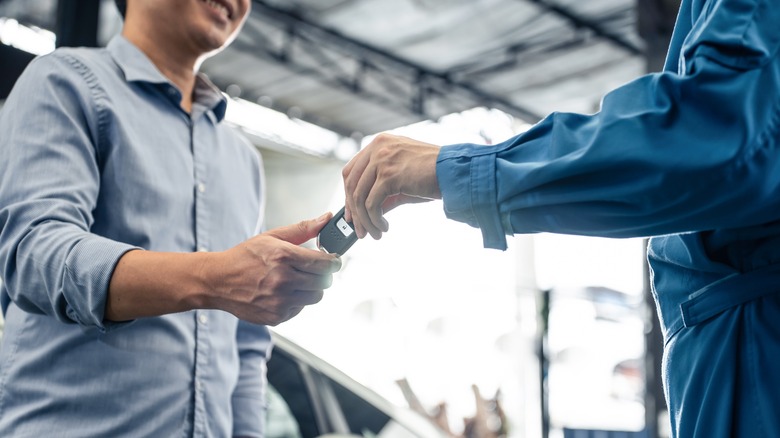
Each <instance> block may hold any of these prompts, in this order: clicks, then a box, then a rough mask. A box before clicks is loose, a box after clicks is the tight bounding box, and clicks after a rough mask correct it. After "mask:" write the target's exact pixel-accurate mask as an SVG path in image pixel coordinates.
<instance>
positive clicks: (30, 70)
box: [0, 52, 133, 330]
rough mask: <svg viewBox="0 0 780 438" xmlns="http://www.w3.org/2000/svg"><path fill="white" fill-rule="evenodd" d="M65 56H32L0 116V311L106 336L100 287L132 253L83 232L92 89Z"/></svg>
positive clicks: (94, 171)
mask: <svg viewBox="0 0 780 438" xmlns="http://www.w3.org/2000/svg"><path fill="white" fill-rule="evenodd" d="M94 79H95V78H94V77H90V73H89V72H88V71H86V70H85V69H84V68H83V65H80V64H78V62H77V61H75V60H74V59H72V58H70V57H65V56H63V55H59V54H57V53H56V52H55V53H54V54H51V55H47V56H44V57H40V58H37V59H36V60H34V61H33V62H32V63H31V64H30V65H29V66H28V67H27V70H26V71H25V72H24V74H23V75H22V76H21V77H20V78H19V80H18V81H17V83H16V85H15V87H14V89H13V91H12V92H11V94H10V95H9V97H8V100H7V101H6V103H5V105H4V107H3V110H2V113H1V114H0V133H2V135H0V268H1V269H2V271H0V272H1V274H0V275H2V277H3V280H4V284H3V288H4V292H3V294H2V298H3V309H4V310H5V308H7V305H8V300H9V299H10V300H13V301H14V303H16V304H17V305H18V306H19V307H20V308H22V309H23V310H25V311H28V312H32V313H39V314H47V315H51V316H53V317H56V318H57V319H58V320H60V321H63V322H69V323H77V324H81V325H84V326H94V327H98V328H99V329H101V330H107V329H108V328H109V326H113V324H110V323H106V322H104V321H103V316H104V311H105V303H106V298H107V294H108V284H109V281H110V279H111V274H112V272H113V269H114V266H115V264H116V262H117V261H118V260H119V258H120V257H121V256H122V255H123V254H124V253H125V252H127V251H128V250H130V249H132V248H133V247H132V246H130V245H126V244H123V243H119V242H116V241H113V240H110V239H106V238H103V237H101V236H98V235H95V234H91V233H90V226H91V225H92V222H93V216H92V211H93V210H94V208H95V204H96V200H97V196H98V192H99V189H100V174H99V169H98V164H97V153H96V150H97V148H96V146H95V145H96V144H97V142H98V141H99V136H100V132H99V129H98V126H97V125H98V120H99V119H100V116H99V114H98V106H99V99H100V95H99V89H98V88H97V84H96V83H95V81H94Z"/></svg>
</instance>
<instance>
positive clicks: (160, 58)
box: [122, 27, 202, 112]
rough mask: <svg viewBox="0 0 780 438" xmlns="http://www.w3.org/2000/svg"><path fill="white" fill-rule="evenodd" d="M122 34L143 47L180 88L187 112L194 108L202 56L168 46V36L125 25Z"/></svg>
mask: <svg viewBox="0 0 780 438" xmlns="http://www.w3.org/2000/svg"><path fill="white" fill-rule="evenodd" d="M122 35H123V36H124V37H125V38H127V40H128V41H130V42H132V43H133V44H134V45H135V46H136V47H138V48H139V49H141V51H142V52H144V54H145V55H146V56H147V57H149V59H150V60H151V61H152V63H153V64H154V65H155V66H156V67H157V69H158V70H160V72H161V73H162V74H163V75H164V76H165V77H166V78H168V79H169V80H170V81H171V82H173V84H174V85H176V87H177V88H178V89H179V91H180V92H181V95H182V99H181V103H180V105H181V107H182V109H184V110H185V111H187V112H190V111H191V110H192V94H193V90H194V89H195V74H196V72H197V69H198V67H200V63H201V61H202V59H201V57H199V56H198V55H191V54H190V53H189V52H188V51H187V50H183V48H182V47H168V46H169V45H170V44H171V42H170V40H169V39H167V38H164V37H163V38H159V37H158V38H156V37H154V36H153V35H152V34H150V33H148V32H139V31H134V30H133V28H127V27H125V28H124V29H123V30H122Z"/></svg>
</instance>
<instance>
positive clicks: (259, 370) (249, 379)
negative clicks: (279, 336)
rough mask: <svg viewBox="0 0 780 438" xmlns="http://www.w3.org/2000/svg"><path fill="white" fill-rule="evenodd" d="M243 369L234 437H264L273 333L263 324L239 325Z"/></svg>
mask: <svg viewBox="0 0 780 438" xmlns="http://www.w3.org/2000/svg"><path fill="white" fill-rule="evenodd" d="M236 341H237V344H238V356H239V362H240V369H239V375H238V384H237V385H236V389H235V390H234V391H233V396H232V404H233V436H235V437H262V436H264V430H265V417H266V411H267V404H266V385H267V384H268V382H267V379H266V361H267V360H268V359H270V356H271V348H272V344H271V334H270V332H269V331H268V328H267V327H266V326H263V325H256V324H252V323H249V322H246V321H239V322H238V330H237V332H236Z"/></svg>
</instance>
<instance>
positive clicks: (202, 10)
mask: <svg viewBox="0 0 780 438" xmlns="http://www.w3.org/2000/svg"><path fill="white" fill-rule="evenodd" d="M117 3H124V2H119V1H118V2H117ZM250 6H251V3H250V1H249V0H219V1H202V0H165V1H160V0H130V1H128V2H127V4H126V7H127V9H126V19H125V23H124V27H123V30H122V35H118V36H116V37H114V38H113V39H112V40H111V42H110V43H109V44H108V47H105V48H95V49H85V48H75V49H74V48H65V49H58V50H56V51H54V52H53V53H51V54H48V55H45V56H41V57H39V58H37V59H36V60H34V61H33V62H32V63H31V64H30V65H29V66H28V67H27V70H26V71H25V72H24V74H23V75H22V77H20V78H19V80H18V82H17V83H16V85H15V87H14V90H13V91H12V92H11V94H10V96H9V98H8V100H7V102H6V103H5V106H4V107H3V109H2V111H1V112H0V132H2V134H0V276H2V277H3V280H4V282H3V285H2V289H1V290H0V303H2V309H3V312H4V314H5V318H6V327H5V333H4V334H3V338H2V345H1V346H0V436H2V437H48V436H57V437H78V438H81V437H185V436H186V437H220V438H221V437H231V436H233V437H262V436H263V419H264V412H265V399H264V382H265V360H266V359H267V357H268V354H269V351H270V341H271V339H270V335H269V332H268V329H267V328H266V327H265V324H278V323H280V322H281V321H284V320H286V319H288V318H291V317H293V316H295V315H296V314H297V313H298V312H300V311H301V308H302V307H303V306H305V305H308V304H312V303H315V302H317V301H319V300H320V299H321V298H322V295H323V289H325V288H327V287H328V286H329V285H330V283H331V282H332V273H333V272H335V271H336V270H338V269H339V267H340V265H341V262H340V260H338V258H337V257H334V256H332V255H328V254H324V253H322V252H320V251H317V250H314V249H307V248H303V247H301V246H299V244H300V243H302V242H305V241H307V240H309V239H311V238H313V237H314V236H316V234H317V232H318V231H319V230H320V229H321V228H322V227H323V226H324V225H325V223H326V222H327V220H328V219H329V217H330V215H329V214H326V215H324V216H322V217H320V218H319V219H317V220H310V221H303V222H301V223H299V224H295V225H290V226H286V227H280V228H276V229H274V230H271V231H268V232H265V233H262V234H259V235H255V234H256V233H257V232H259V230H260V228H261V227H259V225H261V224H262V222H263V220H262V218H263V214H264V212H263V206H264V203H265V202H264V193H263V191H264V189H265V184H264V178H263V173H262V166H261V162H260V159H259V156H258V154H257V151H256V150H254V148H253V147H252V146H251V145H250V144H249V143H248V142H247V141H246V140H245V139H243V138H241V137H240V136H239V135H238V134H237V133H236V132H235V131H234V130H233V129H232V128H231V127H230V126H228V125H227V124H226V123H225V122H224V116H225V110H226V105H227V104H228V102H227V100H226V99H225V97H224V96H223V95H222V93H221V92H220V91H219V90H218V89H217V88H216V87H215V86H214V85H212V84H211V83H210V82H209V81H208V80H207V78H206V77H205V76H203V75H202V74H199V73H198V68H199V66H200V63H201V62H202V61H203V60H204V59H206V58H207V57H208V56H210V55H213V54H214V53H216V52H218V51H219V50H220V49H222V48H223V47H225V46H226V45H227V44H228V43H229V42H230V41H232V40H233V39H234V38H235V37H236V34H237V33H238V32H239V29H240V28H241V26H242V25H243V23H244V21H245V20H246V18H247V16H248V15H249V10H250Z"/></svg>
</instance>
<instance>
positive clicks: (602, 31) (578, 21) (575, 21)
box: [522, 0, 644, 55]
mask: <svg viewBox="0 0 780 438" xmlns="http://www.w3.org/2000/svg"><path fill="white" fill-rule="evenodd" d="M522 1H526V2H530V3H533V4H535V5H537V6H539V7H541V8H544V9H546V10H548V11H550V12H552V13H555V14H556V15H558V16H560V17H561V18H563V19H565V20H566V21H568V22H569V23H570V24H571V25H572V26H574V27H576V28H581V29H588V30H590V31H591V32H593V34H594V35H596V36H598V37H600V38H603V39H605V40H607V41H610V42H612V43H613V44H615V45H616V46H618V47H621V48H623V49H624V50H626V51H628V52H629V53H631V54H632V55H642V54H644V49H643V48H642V47H639V46H637V45H636V44H634V43H633V42H631V41H629V40H627V39H625V38H623V37H622V36H620V35H618V34H616V33H613V32H610V31H609V30H607V29H606V28H604V27H603V26H602V25H601V23H599V22H597V21H595V20H591V19H588V18H585V17H582V16H580V15H578V14H577V13H576V12H574V11H572V10H570V9H568V8H566V7H564V6H561V5H557V4H555V3H553V2H550V1H549V0H522Z"/></svg>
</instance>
